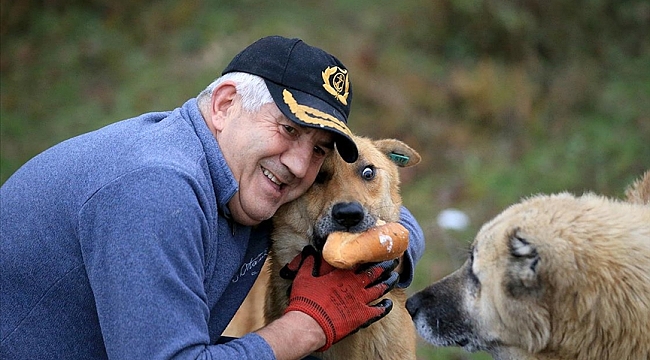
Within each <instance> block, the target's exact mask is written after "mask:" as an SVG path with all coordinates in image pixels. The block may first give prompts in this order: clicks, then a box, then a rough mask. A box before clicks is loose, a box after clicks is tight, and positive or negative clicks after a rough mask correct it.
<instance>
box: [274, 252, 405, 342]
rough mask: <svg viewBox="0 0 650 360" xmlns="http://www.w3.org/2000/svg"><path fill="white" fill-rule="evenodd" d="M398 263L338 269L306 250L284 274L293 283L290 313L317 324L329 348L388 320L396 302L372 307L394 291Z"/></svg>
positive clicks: (287, 267)
mask: <svg viewBox="0 0 650 360" xmlns="http://www.w3.org/2000/svg"><path fill="white" fill-rule="evenodd" d="M397 263H398V261H397V260H393V261H384V262H382V263H378V264H368V265H364V266H360V267H358V268H357V269H353V270H343V269H337V268H334V267H333V266H331V265H330V264H328V263H327V262H325V261H323V260H322V256H321V254H320V253H318V252H317V251H316V249H315V248H313V247H312V246H306V247H305V248H304V249H303V251H302V253H300V254H299V255H298V256H296V257H295V258H294V259H293V260H292V261H291V262H290V263H289V264H287V265H286V266H285V267H284V268H283V269H282V270H281V271H280V276H282V277H284V278H287V279H294V282H293V285H292V287H291V293H290V295H289V306H288V307H287V309H286V310H285V313H287V312H289V311H301V312H303V313H305V314H307V315H309V316H311V317H312V318H314V320H316V322H318V324H319V325H320V326H321V328H323V331H324V332H325V336H326V339H327V340H326V343H325V346H323V347H322V348H320V349H318V350H317V351H325V350H327V349H328V348H329V347H330V346H332V345H333V344H335V343H336V342H338V341H339V340H341V339H343V338H345V337H346V336H348V335H350V334H353V333H355V332H357V331H358V330H359V329H361V328H364V327H367V326H368V325H370V324H372V323H374V322H375V321H377V320H379V319H381V318H383V317H384V316H386V315H387V314H388V313H389V312H390V310H391V309H392V308H393V302H392V301H390V300H389V299H384V300H382V301H380V302H378V303H377V304H375V305H369V303H371V302H373V301H375V300H377V299H379V298H380V297H381V296H383V295H384V294H386V293H387V292H389V291H390V290H392V289H393V288H394V287H395V285H396V284H397V281H398V280H399V276H398V274H397V273H396V272H393V270H394V269H395V267H396V266H397Z"/></svg>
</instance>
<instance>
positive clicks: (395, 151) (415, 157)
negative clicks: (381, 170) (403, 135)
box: [374, 139, 422, 167]
mask: <svg viewBox="0 0 650 360" xmlns="http://www.w3.org/2000/svg"><path fill="white" fill-rule="evenodd" d="M374 143H375V146H377V148H379V150H381V152H383V153H384V154H385V155H386V156H388V158H389V159H390V160H391V161H392V162H394V163H395V164H397V166H399V167H409V166H413V165H416V164H417V163H419V162H420V160H421V159H422V158H421V157H420V154H418V152H417V151H415V150H413V148H411V147H410V146H408V145H406V144H405V143H403V142H401V141H399V140H396V139H383V140H376V141H375V142H374Z"/></svg>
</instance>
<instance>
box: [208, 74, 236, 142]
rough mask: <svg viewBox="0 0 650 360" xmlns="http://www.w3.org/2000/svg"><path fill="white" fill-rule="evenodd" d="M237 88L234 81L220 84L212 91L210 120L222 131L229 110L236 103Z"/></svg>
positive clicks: (214, 126)
mask: <svg viewBox="0 0 650 360" xmlns="http://www.w3.org/2000/svg"><path fill="white" fill-rule="evenodd" d="M236 96H237V88H236V87H235V83H234V82H232V81H226V82H223V83H221V84H219V85H218V86H217V87H215V88H214V90H213V91H212V96H211V98H210V109H209V114H208V116H209V121H210V124H211V127H213V128H214V129H215V130H216V131H221V130H222V129H223V126H224V124H225V119H226V118H227V115H228V110H229V109H230V108H231V107H232V106H233V105H234V104H235V98H236Z"/></svg>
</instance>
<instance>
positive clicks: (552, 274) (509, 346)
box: [407, 172, 650, 360]
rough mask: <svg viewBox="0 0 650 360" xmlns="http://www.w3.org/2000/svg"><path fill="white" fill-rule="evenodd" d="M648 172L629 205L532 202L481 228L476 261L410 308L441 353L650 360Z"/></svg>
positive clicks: (556, 199)
mask: <svg viewBox="0 0 650 360" xmlns="http://www.w3.org/2000/svg"><path fill="white" fill-rule="evenodd" d="M649 189H650V172H648V173H646V174H645V176H644V178H643V179H642V180H640V181H637V182H636V183H635V184H634V185H633V186H632V187H630V188H629V189H628V191H627V197H628V201H627V202H623V201H619V200H613V199H607V198H604V197H602V196H596V195H594V194H586V195H583V196H580V197H575V196H573V195H570V194H568V193H562V194H557V195H550V196H535V197H532V198H529V199H526V200H524V201H522V202H521V203H519V204H515V205H513V206H511V207H509V208H508V209H506V210H505V211H503V212H502V213H501V214H499V215H498V216H497V217H495V218H494V219H493V220H491V221H490V222H488V223H486V224H485V225H483V227H482V228H481V230H480V231H479V233H478V234H477V236H476V239H475V240H474V242H473V244H472V251H471V256H470V259H468V260H467V261H466V262H465V264H464V265H463V266H462V267H461V268H460V269H459V270H457V271H456V272H454V273H452V274H451V275H449V276H447V277H445V278H444V279H442V280H440V281H438V282H436V283H434V284H433V285H431V286H429V287H428V288H426V289H424V290H423V291H421V292H419V293H417V294H415V295H413V296H412V297H411V298H409V300H408V302H407V308H408V310H409V312H410V313H411V314H412V316H413V320H414V322H415V325H416V328H417V329H418V332H419V333H420V335H421V336H422V337H423V338H424V339H425V340H427V341H429V342H430V343H432V344H434V345H437V346H463V347H464V348H465V349H466V350H468V351H477V350H485V351H488V352H489V353H491V354H492V355H493V356H494V357H495V358H497V359H571V360H576V359H577V360H587V359H602V360H619V359H649V358H650V205H649V204H650V191H649Z"/></svg>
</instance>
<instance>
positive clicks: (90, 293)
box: [0, 99, 424, 359]
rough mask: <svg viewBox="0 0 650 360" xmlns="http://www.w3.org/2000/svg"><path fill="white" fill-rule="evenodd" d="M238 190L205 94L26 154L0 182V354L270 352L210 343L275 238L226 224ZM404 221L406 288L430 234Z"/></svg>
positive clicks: (237, 355)
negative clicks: (209, 121) (205, 111)
mask: <svg viewBox="0 0 650 360" xmlns="http://www.w3.org/2000/svg"><path fill="white" fill-rule="evenodd" d="M237 191H238V184H237V182H236V181H235V179H234V178H233V176H232V173H231V172H230V170H229V168H228V166H227V165H226V162H225V160H224V158H223V156H222V154H221V151H220V149H219V146H218V144H217V142H216V140H215V138H214V136H213V135H212V133H211V132H210V131H209V129H208V128H207V126H206V124H205V121H204V120H203V117H202V116H201V113H200V112H199V109H198V107H197V104H196V99H191V100H189V101H188V102H186V103H185V104H184V105H183V106H182V107H181V108H177V109H175V110H174V111H170V112H158V113H148V114H144V115H142V116H139V117H136V118H133V119H129V120H124V121H120V122H117V123H115V124H112V125H109V126H107V127H104V128H102V129H100V130H97V131H94V132H91V133H87V134H84V135H80V136H77V137H75V138H72V139H70V140H67V141H64V142H62V143H60V144H58V145H56V146H54V147H52V148H50V149H48V150H46V151H44V152H43V153H41V154H39V155H38V156H36V157H35V158H33V159H32V160H30V161H29V162H27V163H26V164H25V165H24V166H23V167H21V168H20V169H19V170H18V171H17V172H16V173H15V174H14V175H13V176H12V177H10V178H9V179H8V180H7V182H6V183H5V184H4V185H3V186H2V187H1V188H0V211H1V212H0V225H1V239H0V285H1V287H0V295H1V297H0V320H1V321H0V358H2V359H44V358H51V359H105V358H111V359H169V358H178V359H197V358H202V359H274V355H273V352H272V350H271V348H270V347H269V345H268V344H267V343H266V342H265V341H264V340H263V339H262V338H261V337H260V336H258V335H256V334H248V335H245V336H244V337H242V338H240V339H237V340H233V341H230V342H228V343H226V344H221V345H213V344H215V342H216V341H217V340H218V338H219V336H220V335H221V332H222V331H223V330H224V329H225V327H226V325H227V324H228V323H229V321H230V319H231V318H232V317H233V315H234V314H235V312H236V311H237V309H238V307H239V305H240V304H241V302H242V301H243V299H244V298H245V296H246V294H247V293H248V291H249V290H250V288H251V286H252V285H253V282H254V281H255V279H256V278H257V274H258V273H259V271H260V269H261V266H262V263H263V262H264V260H265V258H266V254H267V248H268V228H267V227H266V226H258V227H255V228H251V227H245V226H241V225H238V224H236V223H234V222H232V221H229V220H228V219H229V216H228V215H229V211H228V209H227V206H226V204H227V203H228V201H229V200H230V198H231V197H232V196H233V195H234V194H235V193H236V192H237ZM402 223H403V224H404V225H405V226H406V227H407V228H408V229H409V231H410V232H411V247H410V248H409V251H408V255H407V258H408V259H407V260H408V261H407V264H408V265H409V266H407V271H406V276H405V278H403V280H402V283H401V284H400V285H401V286H406V285H408V284H409V283H410V281H411V279H412V275H413V266H414V264H415V263H416V262H417V260H418V259H419V258H420V256H421V255H422V252H423V250H424V239H423V235H422V231H421V229H420V228H419V226H418V225H417V222H416V221H415V219H414V218H413V217H412V215H411V214H410V213H408V211H406V210H405V209H403V210H402Z"/></svg>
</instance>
